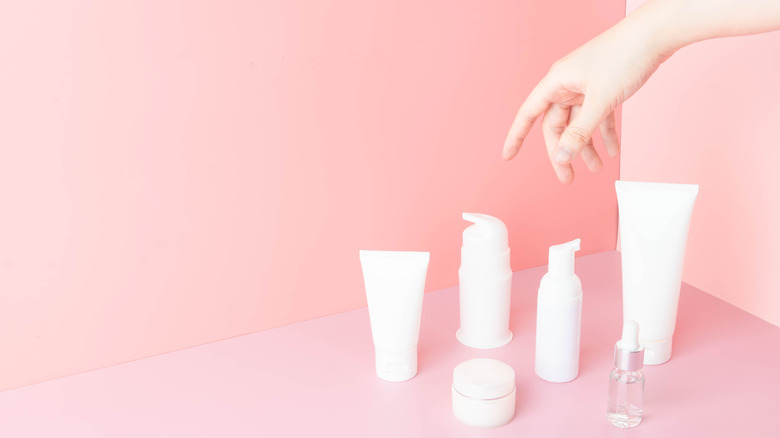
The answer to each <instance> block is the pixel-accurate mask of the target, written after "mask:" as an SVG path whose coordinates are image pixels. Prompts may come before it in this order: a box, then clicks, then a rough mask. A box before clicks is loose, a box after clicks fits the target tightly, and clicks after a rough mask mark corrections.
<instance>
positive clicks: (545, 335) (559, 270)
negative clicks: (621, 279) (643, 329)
mask: <svg viewBox="0 0 780 438" xmlns="http://www.w3.org/2000/svg"><path fill="white" fill-rule="evenodd" d="M579 249H580V239H575V240H572V241H571V242H568V243H564V244H561V245H554V246H551V247H550V258H549V264H548V268H547V269H548V270H547V274H545V275H544V277H542V282H541V284H540V285H539V297H538V300H537V305H536V355H535V371H536V375H537V376H539V377H541V378H542V379H544V380H547V381H548V382H556V383H562V382H569V381H571V380H574V379H576V378H577V375H578V374H579V372H580V324H581V323H580V321H581V317H582V285H581V283H580V279H579V277H577V274H575V273H574V253H575V252H576V251H578V250H579Z"/></svg>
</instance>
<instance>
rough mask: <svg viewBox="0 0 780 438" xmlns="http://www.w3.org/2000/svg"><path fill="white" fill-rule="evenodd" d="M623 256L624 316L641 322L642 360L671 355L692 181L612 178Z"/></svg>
mask: <svg viewBox="0 0 780 438" xmlns="http://www.w3.org/2000/svg"><path fill="white" fill-rule="evenodd" d="M615 190H616V191H617V199H618V209H619V210H620V247H621V253H622V259H623V320H634V321H636V322H638V323H639V327H640V330H639V335H640V342H641V343H642V345H644V347H645V361H644V363H645V365H659V364H662V363H664V362H666V361H668V360H669V359H670V358H671V357H672V335H673V334H674V326H675V322H676V320H677V303H678V301H679V298H680V283H681V281H682V270H683V260H684V259H685V242H686V241H687V239H688V228H689V225H690V221H691V213H692V212H693V204H694V202H695V201H696V195H697V194H698V193H699V186H698V185H695V184H662V183H641V182H627V181H616V182H615Z"/></svg>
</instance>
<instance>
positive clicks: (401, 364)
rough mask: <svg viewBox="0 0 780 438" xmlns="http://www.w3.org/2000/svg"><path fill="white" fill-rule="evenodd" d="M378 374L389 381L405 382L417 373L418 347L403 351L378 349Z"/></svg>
mask: <svg viewBox="0 0 780 438" xmlns="http://www.w3.org/2000/svg"><path fill="white" fill-rule="evenodd" d="M376 375H377V376H379V378H380V379H382V380H387V381H388V382H403V381H405V380H409V379H411V378H412V377H414V376H415V375H417V349H416V348H415V349H412V350H409V351H406V352H403V353H387V352H384V351H379V350H376Z"/></svg>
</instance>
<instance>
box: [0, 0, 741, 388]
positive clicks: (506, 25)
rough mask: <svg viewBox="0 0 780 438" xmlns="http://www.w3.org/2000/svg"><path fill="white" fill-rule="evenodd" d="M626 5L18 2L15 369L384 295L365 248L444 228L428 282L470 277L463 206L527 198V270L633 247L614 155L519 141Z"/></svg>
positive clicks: (12, 174) (11, 232)
mask: <svg viewBox="0 0 780 438" xmlns="http://www.w3.org/2000/svg"><path fill="white" fill-rule="evenodd" d="M623 14H624V3H623V2H622V1H617V0H602V1H599V2H580V1H573V0H569V1H566V2H549V1H547V0H506V1H501V2H460V3H459V2H450V1H443V0H440V1H426V2H418V1H410V0H401V1H393V2H381V3H376V2H363V1H357V0H354V1H347V0H333V1H328V2H316V1H309V2H269V1H263V2H252V1H229V2H228V1H215V0H210V1H192V2H180V1H174V0H164V1H162V0H156V1H113V2H102V1H94V0H93V1H88V0H71V1H39V2H3V4H2V6H0V54H2V58H3V69H2V73H1V74H2V81H0V96H2V99H0V144H2V149H1V151H2V155H0V203H1V204H0V205H2V207H3V214H2V215H0V300H2V301H0V333H1V335H0V351H2V352H3V357H4V359H3V360H2V361H0V389H7V388H11V387H16V386H22V385H26V384H30V383H34V382H39V381H43V380H47V379H52V378H56V377H60V376H64V375H68V374H73V373H76V372H80V371H85V370H89V369H94V368H99V367H104V366H107V365H111V364H116V363H120V362H125V361H128V360H132V359H137V358H141V357H145V356H150V355H155V354H159V353H163V352H167V351H171V350H176V349H181V348H184V347H188V346H192V345H197V344H202V343H206V342H210V341H214V340H217V339H223V338H227V337H231V336H236V335H239V334H244V333H249V332H254V331H258V330H263V329H266V328H269V327H274V326H279V325H283V324H288V323H291V322H295V321H301V320H305V319H309V318H313V317H317V316H321V315H326V314H330V313H334V312H339V311H343V310H347V309H351V308H356V307H360V306H363V305H365V298H364V295H363V287H362V279H361V275H360V266H359V262H358V257H357V256H358V250H359V249H396V250H400V249H406V250H429V251H431V253H432V259H431V260H432V261H431V266H430V270H429V276H428V283H427V289H428V290H435V289H441V288H444V287H446V286H453V285H456V284H457V267H458V260H459V251H458V250H459V245H460V233H461V231H462V230H463V228H465V226H466V223H465V222H463V221H462V220H461V219H460V213H461V212H463V211H475V212H481V213H488V214H493V215H496V216H498V217H500V218H501V219H503V220H504V221H505V222H506V223H507V225H508V226H509V229H510V236H511V242H510V243H511V246H512V256H513V259H512V268H513V269H514V270H519V269H523V268H526V267H529V266H534V265H540V264H543V263H545V262H546V249H547V246H548V245H550V244H552V243H560V242H564V241H567V240H570V239H572V238H574V237H580V238H582V240H583V250H582V251H581V254H588V253H594V252H599V251H604V250H608V249H612V248H614V247H615V234H616V232H615V230H616V219H617V214H616V207H615V199H614V189H613V186H612V184H613V181H614V180H615V179H616V178H617V176H618V163H617V162H616V161H609V162H607V163H606V168H605V170H604V171H603V172H602V173H600V174H598V175H592V174H589V173H588V172H587V171H585V170H584V167H582V166H578V167H577V169H576V170H577V171H578V177H577V182H576V183H575V184H574V185H573V186H562V185H560V184H559V183H558V182H557V181H556V180H555V177H554V175H553V172H552V171H551V170H550V169H549V164H548V163H547V159H546V155H545V153H544V151H543V148H542V146H541V135H540V132H539V130H538V129H536V130H534V133H533V134H532V136H531V137H530V139H529V141H528V145H527V147H526V148H525V149H524V150H523V151H522V152H521V154H520V156H519V159H516V160H514V161H512V162H510V163H504V162H501V161H500V160H499V155H500V149H501V146H502V144H503V140H504V136H505V134H506V131H507V129H508V127H509V124H510V122H511V119H512V117H513V115H514V112H515V111H516V109H517V107H518V105H519V104H520V102H521V100H522V99H523V97H524V96H525V95H526V94H527V93H528V91H529V90H530V88H531V87H532V86H533V85H534V84H535V83H536V81H538V79H540V78H541V77H542V75H543V74H544V73H545V72H546V71H547V69H548V68H549V65H550V64H551V63H552V62H553V61H554V60H556V59H557V58H559V57H561V56H563V55H564V54H566V53H567V52H569V51H570V50H572V49H573V48H575V47H576V46H578V45H579V44H581V43H582V42H583V41H585V40H587V39H589V38H590V37H592V36H594V35H596V34H597V33H598V32H599V31H600V30H602V29H604V28H606V27H608V26H609V25H611V24H613V23H615V22H617V21H618V20H619V19H620V18H621V17H622V16H623ZM583 17H587V19H583ZM562 29H566V31H565V32H563V31H562ZM712 168H713V169H714V168H715V167H714V166H713V167H712ZM704 189H705V190H703V192H704V191H706V187H705V188H704ZM754 255H755V254H751V256H754ZM751 259H752V258H751Z"/></svg>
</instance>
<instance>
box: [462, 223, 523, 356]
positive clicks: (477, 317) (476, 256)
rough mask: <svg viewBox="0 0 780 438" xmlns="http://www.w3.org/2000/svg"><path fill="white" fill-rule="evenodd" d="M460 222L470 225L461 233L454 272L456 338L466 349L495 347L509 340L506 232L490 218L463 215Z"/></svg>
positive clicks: (502, 226)
mask: <svg viewBox="0 0 780 438" xmlns="http://www.w3.org/2000/svg"><path fill="white" fill-rule="evenodd" d="M463 219H465V220H467V221H469V222H473V223H474V225H471V226H469V227H468V228H466V229H465V230H464V231H463V246H462V248H461V256H460V270H459V271H458V276H459V279H460V290H459V298H460V328H459V329H458V331H457V333H456V336H457V338H458V340H459V341H460V342H461V343H462V344H464V345H467V346H469V347H473V348H497V347H500V346H502V345H505V344H507V343H509V341H511V340H512V332H511V331H510V330H509V308H510V300H511V297H512V268H511V267H510V265H509V233H508V231H507V229H506V225H504V223H503V222H501V221H500V220H499V219H497V218H495V217H493V216H488V215H486V214H477V213H463Z"/></svg>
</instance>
